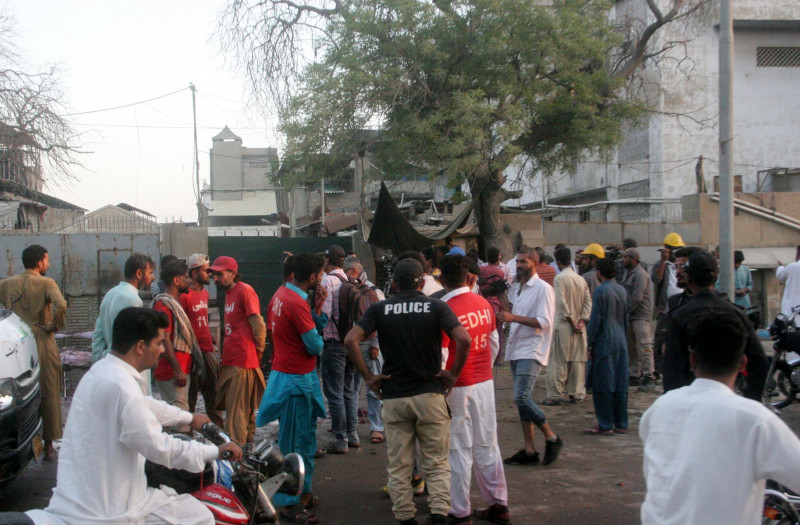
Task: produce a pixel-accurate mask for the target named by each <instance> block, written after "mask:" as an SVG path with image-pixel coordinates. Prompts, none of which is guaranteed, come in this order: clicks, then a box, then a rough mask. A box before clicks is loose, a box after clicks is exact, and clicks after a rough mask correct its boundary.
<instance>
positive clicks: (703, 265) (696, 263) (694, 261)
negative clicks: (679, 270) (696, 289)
mask: <svg viewBox="0 0 800 525" xmlns="http://www.w3.org/2000/svg"><path fill="white" fill-rule="evenodd" d="M718 268H719V266H718V265H717V259H716V258H715V257H714V256H713V255H711V254H710V253H708V252H697V253H693V254H692V255H690V256H689V260H688V261H687V262H686V265H685V266H684V267H683V269H684V271H685V272H686V274H687V275H689V276H690V277H691V278H692V279H693V280H698V278H700V277H702V276H703V275H706V274H710V273H714V274H716V273H717V269H718Z"/></svg>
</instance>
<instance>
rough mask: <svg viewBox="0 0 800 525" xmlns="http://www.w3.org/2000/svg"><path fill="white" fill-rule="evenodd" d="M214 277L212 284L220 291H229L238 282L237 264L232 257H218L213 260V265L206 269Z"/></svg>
mask: <svg viewBox="0 0 800 525" xmlns="http://www.w3.org/2000/svg"><path fill="white" fill-rule="evenodd" d="M208 270H209V271H210V272H211V273H212V274H213V276H214V284H216V285H217V288H219V289H221V290H230V289H231V288H232V287H233V285H234V284H236V283H237V282H239V279H240V277H239V263H237V262H236V259H234V258H233V257H228V256H227V255H220V256H219V257H217V258H216V259H214V264H212V265H211V266H209V267H208Z"/></svg>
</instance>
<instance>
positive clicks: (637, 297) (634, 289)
mask: <svg viewBox="0 0 800 525" xmlns="http://www.w3.org/2000/svg"><path fill="white" fill-rule="evenodd" d="M647 281H648V279H647V277H646V276H645V275H644V274H643V273H642V272H635V273H634V274H633V279H632V280H631V285H632V286H631V293H630V295H629V296H628V299H629V300H630V308H629V311H628V313H629V314H632V313H633V312H635V311H636V309H637V308H639V306H640V305H641V303H642V299H643V298H644V292H645V286H648V285H649V284H650V283H648V282H647Z"/></svg>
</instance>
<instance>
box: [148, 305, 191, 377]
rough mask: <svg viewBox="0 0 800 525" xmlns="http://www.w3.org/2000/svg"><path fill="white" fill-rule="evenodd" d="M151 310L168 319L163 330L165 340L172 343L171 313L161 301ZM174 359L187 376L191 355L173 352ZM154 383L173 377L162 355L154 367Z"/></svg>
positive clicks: (173, 323)
mask: <svg viewBox="0 0 800 525" xmlns="http://www.w3.org/2000/svg"><path fill="white" fill-rule="evenodd" d="M153 310H155V311H156V312H164V313H165V314H167V319H169V326H168V327H167V329H166V330H164V331H165V332H166V334H167V338H168V339H169V340H170V342H172V333H173V328H174V327H175V320H174V319H173V318H172V312H170V310H169V308H167V307H166V306H164V303H162V302H161V301H159V302H157V303H156V304H155V306H153ZM175 358H176V359H177V360H178V364H179V365H180V366H181V370H183V373H184V374H188V373H189V371H190V370H191V369H192V354H188V353H186V352H175ZM155 376H156V381H169V380H170V379H172V378H173V377H174V376H175V372H174V371H173V370H172V367H171V366H170V364H169V362H168V361H167V358H166V357H164V356H163V355H162V356H161V357H159V358H158V365H157V366H156V371H155Z"/></svg>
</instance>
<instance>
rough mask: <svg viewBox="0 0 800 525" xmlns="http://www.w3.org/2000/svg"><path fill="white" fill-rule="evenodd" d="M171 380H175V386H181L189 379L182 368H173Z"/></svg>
mask: <svg viewBox="0 0 800 525" xmlns="http://www.w3.org/2000/svg"><path fill="white" fill-rule="evenodd" d="M172 380H173V381H175V386H177V387H178V388H183V387H185V386H186V383H187V382H188V381H189V378H188V377H187V376H186V374H184V373H183V370H180V369H178V370H175V374H174V375H173V376H172Z"/></svg>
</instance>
